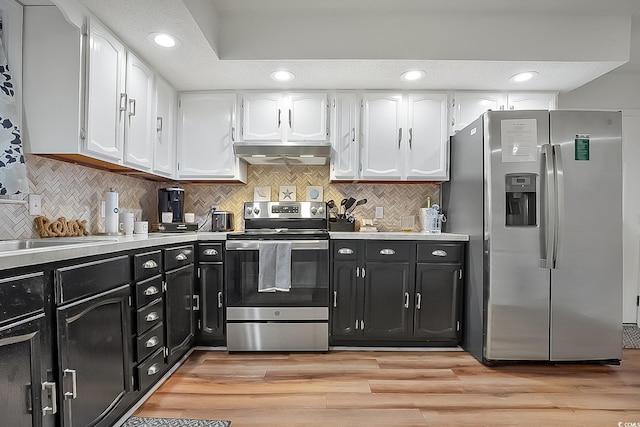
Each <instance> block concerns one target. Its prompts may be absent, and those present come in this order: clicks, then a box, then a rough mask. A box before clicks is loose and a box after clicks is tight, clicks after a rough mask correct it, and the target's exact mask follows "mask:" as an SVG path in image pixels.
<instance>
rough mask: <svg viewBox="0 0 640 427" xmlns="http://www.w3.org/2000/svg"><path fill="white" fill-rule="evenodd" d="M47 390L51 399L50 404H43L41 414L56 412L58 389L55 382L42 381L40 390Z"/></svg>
mask: <svg viewBox="0 0 640 427" xmlns="http://www.w3.org/2000/svg"><path fill="white" fill-rule="evenodd" d="M47 390H49V396H50V399H51V406H45V407H44V408H42V415H54V414H56V413H57V412H58V402H57V401H58V397H57V395H58V391H57V388H56V383H51V382H48V381H47V382H44V383H42V391H47Z"/></svg>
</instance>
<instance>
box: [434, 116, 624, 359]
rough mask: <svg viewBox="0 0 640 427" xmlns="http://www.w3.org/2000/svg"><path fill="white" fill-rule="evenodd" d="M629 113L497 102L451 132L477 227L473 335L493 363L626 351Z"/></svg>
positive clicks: (456, 198) (446, 192)
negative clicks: (498, 106) (499, 105)
mask: <svg viewBox="0 0 640 427" xmlns="http://www.w3.org/2000/svg"><path fill="white" fill-rule="evenodd" d="M621 134H622V116H621V113H619V112H601V111H597V112H596V111H561V110H559V111H488V112H486V113H485V114H483V115H482V116H481V117H479V118H478V119H477V120H476V121H475V122H473V123H471V124H470V125H468V126H467V127H466V128H464V129H463V130H461V131H459V132H458V133H456V134H455V135H454V136H453V137H452V138H451V147H450V148H451V157H450V158H451V166H450V172H451V178H450V181H449V182H447V183H444V184H443V186H442V204H443V207H444V211H445V214H446V215H447V218H448V221H447V231H449V232H456V233H465V234H469V235H470V241H469V245H468V257H467V260H466V264H467V265H466V273H467V277H466V288H465V309H464V322H463V325H464V330H463V337H464V338H463V346H464V348H465V349H466V350H467V351H469V352H470V353H471V354H472V355H473V356H474V357H476V358H477V359H479V360H481V361H483V362H485V363H491V362H500V361H512V360H547V361H603V362H607V363H616V362H619V360H620V359H621V357H622V148H621V142H622V137H621Z"/></svg>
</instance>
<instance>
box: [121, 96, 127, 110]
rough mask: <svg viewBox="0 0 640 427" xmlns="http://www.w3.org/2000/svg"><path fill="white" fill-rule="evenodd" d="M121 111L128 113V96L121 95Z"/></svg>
mask: <svg viewBox="0 0 640 427" xmlns="http://www.w3.org/2000/svg"><path fill="white" fill-rule="evenodd" d="M120 111H127V94H126V93H121V94H120Z"/></svg>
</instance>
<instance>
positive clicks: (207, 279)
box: [196, 262, 225, 345]
mask: <svg viewBox="0 0 640 427" xmlns="http://www.w3.org/2000/svg"><path fill="white" fill-rule="evenodd" d="M198 268H199V269H200V270H199V272H200V280H199V283H198V285H199V295H200V307H199V313H198V336H197V339H196V341H197V343H198V344H199V345H216V344H221V343H223V342H224V337H225V328H224V293H223V291H224V267H223V264H222V262H219V263H200V264H199V267H198Z"/></svg>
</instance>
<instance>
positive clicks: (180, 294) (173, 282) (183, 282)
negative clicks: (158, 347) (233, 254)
mask: <svg viewBox="0 0 640 427" xmlns="http://www.w3.org/2000/svg"><path fill="white" fill-rule="evenodd" d="M188 251H190V253H186V252H188ZM169 254H170V255H169ZM180 255H182V256H180ZM166 256H171V257H172V258H178V261H180V262H187V261H189V260H190V261H191V262H190V263H187V264H186V265H183V266H182V267H179V268H176V269H175V270H170V271H166V272H165V283H166V291H165V296H164V298H165V319H166V320H165V323H166V343H165V345H166V347H167V358H168V363H169V365H173V364H174V363H175V362H177V361H178V360H179V359H180V358H181V357H182V356H183V355H184V354H185V353H186V352H187V350H189V349H190V348H191V346H192V345H193V342H194V337H195V327H194V307H193V302H194V281H195V274H194V266H193V246H189V247H188V248H183V249H180V250H171V251H169V250H167V251H166V252H165V257H166ZM174 261H175V260H174ZM167 265H171V264H170V263H168V262H167V261H166V260H165V266H167ZM174 266H175V264H174Z"/></svg>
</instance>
